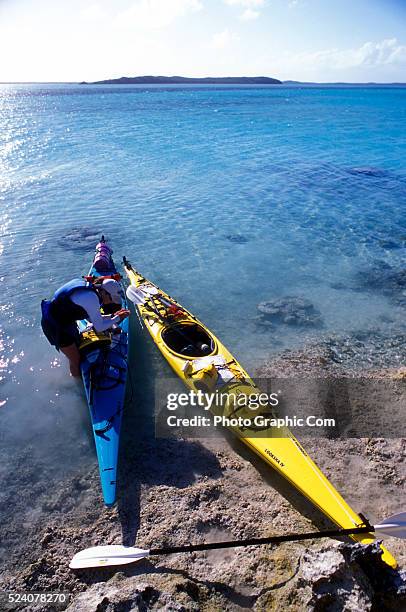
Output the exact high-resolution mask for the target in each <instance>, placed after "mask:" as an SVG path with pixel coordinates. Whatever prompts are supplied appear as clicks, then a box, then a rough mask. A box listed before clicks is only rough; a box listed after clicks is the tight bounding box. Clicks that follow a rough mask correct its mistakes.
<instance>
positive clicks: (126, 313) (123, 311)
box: [114, 308, 131, 323]
mask: <svg viewBox="0 0 406 612" xmlns="http://www.w3.org/2000/svg"><path fill="white" fill-rule="evenodd" d="M130 314H131V313H130V311H129V310H127V309H126V308H121V310H117V312H115V313H114V315H115V316H118V317H120V323H121V321H124V319H126V318H127V317H129V316H130Z"/></svg>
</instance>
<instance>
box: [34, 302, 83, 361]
mask: <svg viewBox="0 0 406 612" xmlns="http://www.w3.org/2000/svg"><path fill="white" fill-rule="evenodd" d="M50 306H51V302H50V301H49V300H42V302H41V310H42V319H41V327H42V331H43V332H44V334H45V336H46V337H47V340H48V342H49V343H50V344H52V346H54V347H55V348H56V349H57V350H58V351H59V349H61V348H64V347H65V346H70V345H71V344H77V341H78V338H79V331H78V328H77V326H76V324H75V323H72V325H67V326H61V325H59V324H58V323H57V321H55V319H54V318H53V316H52V314H51V312H50Z"/></svg>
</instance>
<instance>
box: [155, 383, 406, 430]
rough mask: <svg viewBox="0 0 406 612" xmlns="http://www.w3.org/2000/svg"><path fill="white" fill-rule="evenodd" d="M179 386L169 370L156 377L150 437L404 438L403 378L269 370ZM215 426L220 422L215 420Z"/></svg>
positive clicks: (405, 421)
mask: <svg viewBox="0 0 406 612" xmlns="http://www.w3.org/2000/svg"><path fill="white" fill-rule="evenodd" d="M253 382H254V384H255V386H253V385H252V381H251V380H250V381H248V382H247V381H245V380H244V381H238V382H236V383H235V384H233V383H231V384H228V385H227V386H226V389H225V388H224V387H219V388H215V389H214V390H211V389H201V390H199V391H197V390H195V391H193V390H190V391H188V390H186V389H185V388H184V386H183V384H182V381H181V380H179V379H177V378H175V377H171V378H169V377H162V378H157V379H156V381H155V388H154V394H153V396H151V397H150V399H152V401H153V403H154V412H155V434H156V437H157V438H174V437H175V438H210V437H221V436H222V435H223V434H224V431H223V427H225V428H231V429H234V430H237V429H238V431H235V433H237V435H238V437H240V438H250V437H253V438H269V437H276V438H283V437H286V436H289V435H290V434H289V431H288V430H290V431H291V432H292V433H293V434H294V435H295V434H297V435H298V436H301V437H314V438H325V437H327V438H342V439H350V438H400V437H406V419H405V418H404V411H405V406H406V403H405V397H406V395H405V394H406V391H405V385H404V380H398V379H395V378H386V379H381V378H379V379H376V380H375V379H371V378H369V377H359V378H355V377H351V378H348V377H337V376H335V377H334V378H333V377H318V378H317V377H311V376H306V377H300V378H299V377H290V378H288V377H278V378H277V377H275V378H272V379H271V378H260V379H255V380H254V381H253ZM222 426H223V427H222Z"/></svg>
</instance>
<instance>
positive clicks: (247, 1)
mask: <svg viewBox="0 0 406 612" xmlns="http://www.w3.org/2000/svg"><path fill="white" fill-rule="evenodd" d="M224 2H225V3H226V4H228V5H230V6H244V7H247V8H252V7H259V6H264V4H265V0H224Z"/></svg>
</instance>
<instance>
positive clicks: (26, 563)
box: [0, 333, 406, 612]
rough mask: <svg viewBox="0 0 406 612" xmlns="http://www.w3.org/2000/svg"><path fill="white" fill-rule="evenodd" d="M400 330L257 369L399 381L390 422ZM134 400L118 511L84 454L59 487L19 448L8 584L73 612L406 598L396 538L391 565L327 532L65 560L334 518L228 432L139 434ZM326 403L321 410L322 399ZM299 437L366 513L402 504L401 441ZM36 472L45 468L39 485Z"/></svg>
mask: <svg viewBox="0 0 406 612" xmlns="http://www.w3.org/2000/svg"><path fill="white" fill-rule="evenodd" d="M401 335H402V334H401V333H399V334H398V335H395V336H391V338H384V337H379V336H373V335H370V334H369V335H368V334H366V335H365V337H364V338H362V339H361V338H359V339H358V345H356V350H354V338H350V337H345V338H344V337H341V338H339V337H336V338H329V339H326V340H325V341H323V342H320V343H318V344H317V345H311V346H306V347H304V348H303V349H302V350H300V351H286V352H284V353H282V354H281V355H279V356H278V357H277V358H275V359H272V360H271V361H269V363H266V364H263V365H262V366H261V367H259V368H258V371H257V375H258V377H263V378H265V377H266V378H269V377H271V378H272V377H279V378H282V377H290V376H292V377H293V376H295V377H300V376H306V377H309V376H310V377H311V376H314V377H315V378H323V377H324V378H326V377H327V378H331V379H334V378H339V377H341V378H342V377H347V378H351V377H352V378H354V377H357V376H360V375H361V376H362V377H363V378H369V379H371V380H372V379H374V380H380V379H385V380H389V381H396V385H395V391H393V390H392V391H391V392H390V393H389V394H388V395H387V400H386V403H385V401H384V402H383V405H382V407H381V410H383V411H384V416H385V419H386V420H387V421H388V422H390V420H391V419H392V416H393V406H394V401H395V400H396V402H397V403H396V406H397V408H396V409H400V408H399V407H401V405H402V402H403V406H404V396H405V391H404V385H406V378H405V371H404V370H403V369H402V367H401V364H402V362H403V363H406V361H405V357H406V355H405V350H406V349H405V347H406V343H405V342H404V340H405V338H404V337H401ZM365 364H368V365H369V367H368V369H365ZM361 368H362V369H361ZM320 397H321V396H320ZM134 402H135V403H136V402H137V397H135V398H132V399H131V402H130V400H129V406H128V410H127V414H126V419H127V421H126V422H125V432H124V435H123V440H122V457H121V473H120V491H119V497H118V504H117V507H116V508H114V509H112V510H108V509H106V508H104V507H103V505H102V502H101V499H100V493H99V483H98V474H97V469H96V467H94V468H93V469H91V470H89V469H87V468H88V464H84V466H83V468H82V469H81V470H79V471H78V473H76V474H75V475H74V476H73V477H72V476H69V477H67V478H66V479H64V480H63V482H60V481H59V482H58V483H54V482H53V481H52V479H53V475H52V469H51V467H52V466H48V465H47V464H46V463H44V464H42V465H41V466H38V465H33V464H32V463H30V460H29V457H30V449H29V448H26V449H25V451H24V453H22V454H21V455H20V456H16V457H15V458H14V469H15V471H14V473H6V474H2V476H3V478H2V482H3V487H2V493H1V499H0V503H1V505H0V513H1V519H2V531H3V537H2V542H1V545H0V546H1V550H0V552H1V568H2V569H1V574H0V584H1V590H2V591H14V590H24V591H38V590H40V591H46V592H57V591H63V592H66V593H69V596H70V600H69V604H68V605H67V606H66V605H65V608H66V609H67V610H69V611H71V612H73V611H75V612H76V611H77V612H80V611H89V612H93V611H94V612H96V611H102V610H103V611H109V612H110V611H117V612H118V611H120V612H121V611H124V610H162V609H164V610H174V611H189V610H196V611H198V610H205V611H206V610H207V611H214V610H227V611H228V610H230V611H234V610H248V609H254V610H258V611H262V610H263V611H265V610H266V611H269V610H281V609H289V610H298V611H299V610H328V611H331V612H335V611H337V612H338V611H339V610H351V611H352V610H354V611H370V610H378V609H379V610H380V611H383V610H395V609H397V610H400V609H401V608H402V607H405V606H406V582H405V579H406V574H405V570H404V569H402V568H404V567H405V561H406V550H405V546H404V543H403V542H402V541H401V540H395V539H393V538H391V539H390V540H388V542H387V547H388V548H389V549H390V551H391V552H392V553H393V554H394V555H395V556H396V557H397V559H398V561H399V565H400V569H399V570H396V571H393V570H390V569H389V568H388V567H387V566H385V565H384V564H383V563H382V561H381V560H380V556H379V551H378V548H377V547H376V546H370V547H361V546H360V545H356V544H351V543H350V541H349V540H346V541H342V542H341V541H338V540H331V539H328V540H314V541H307V542H297V543H285V544H283V545H280V546H275V547H270V546H262V547H250V548H238V549H228V550H213V551H210V552H200V553H192V554H178V555H170V556H165V557H160V558H159V557H151V558H150V559H145V560H143V561H141V562H139V563H137V564H134V565H129V566H124V567H123V566H122V567H119V568H116V569H114V568H110V569H108V568H105V569H100V570H86V571H84V570H82V571H75V572H73V571H71V570H69V568H68V564H69V561H70V559H71V557H72V556H73V554H74V553H76V552H77V551H79V550H81V549H82V548H86V547H89V546H93V545H99V544H112V543H124V544H128V545H134V544H136V545H137V546H141V547H145V548H148V547H150V546H154V547H156V546H165V545H175V544H182V543H191V542H210V541H218V540H225V539H238V538H249V537H261V536H266V535H271V534H279V533H288V532H300V531H310V530H313V529H325V528H329V527H331V525H330V524H329V522H328V520H327V519H326V518H325V517H324V516H322V515H321V514H320V512H319V511H317V510H316V509H315V508H314V507H312V506H311V505H310V504H309V503H308V502H307V501H306V500H305V499H303V498H302V497H301V496H300V495H299V494H298V493H297V492H296V491H294V490H292V488H291V487H290V486H289V485H288V483H287V482H285V481H284V480H283V479H282V478H281V477H279V476H278V475H277V474H276V473H274V472H273V471H272V470H271V469H269V468H268V467H267V466H266V465H265V464H264V463H263V462H261V461H260V460H259V459H257V458H255V457H253V456H252V455H251V454H250V453H249V451H248V450H247V449H246V448H245V447H243V445H242V444H241V443H239V442H237V441H236V440H234V439H233V438H232V437H231V436H230V435H229V434H228V433H227V432H224V437H223V438H220V439H217V438H216V439H210V440H209V439H205V440H199V441H190V440H159V439H155V438H154V436H153V433H151V432H150V434H149V435H145V430H144V432H143V435H137V434H136V433H135V434H134V432H137V431H140V415H139V413H138V412H137V410H136V409H132V403H134ZM317 408H318V409H320V410H323V401H322V400H320V404H319V406H317ZM130 432H131V433H130ZM303 443H304V446H305V448H306V449H307V450H308V452H309V454H310V455H311V456H312V457H313V458H314V459H315V460H316V461H317V463H318V465H319V466H320V467H321V468H322V469H323V471H324V472H325V474H326V475H327V476H328V477H329V478H330V479H331V480H332V482H333V483H334V484H335V485H336V486H337V488H338V489H339V490H340V492H341V493H342V494H343V496H344V497H345V498H346V499H347V501H349V502H350V504H351V505H352V506H353V507H354V508H355V509H356V510H359V511H362V512H363V513H364V514H365V515H367V516H368V518H369V519H370V521H371V522H373V521H376V520H377V519H379V518H382V517H385V516H387V515H389V514H391V513H394V512H397V511H400V510H401V509H402V503H403V499H402V498H403V497H404V496H403V491H404V482H405V462H404V456H405V453H404V451H405V441H404V440H402V439H400V438H398V437H391V438H387V439H385V438H384V437H381V438H363V437H358V438H351V437H348V436H347V437H343V438H341V437H340V438H337V439H325V438H323V439H320V438H310V437H309V438H306V439H304V440H303ZM94 465H95V464H94ZM38 470H40V471H41V472H40V473H41V477H40V478H38V477H37V480H35V479H34V481H33V475H34V473H38ZM53 485H54V486H53ZM24 609H26V610H38V609H42V610H45V611H48V610H49V611H50V610H54V609H56V608H55V607H53V606H52V605H48V606H47V605H43V606H42V607H31V608H30V607H29V606H28V607H25V608H24Z"/></svg>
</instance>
